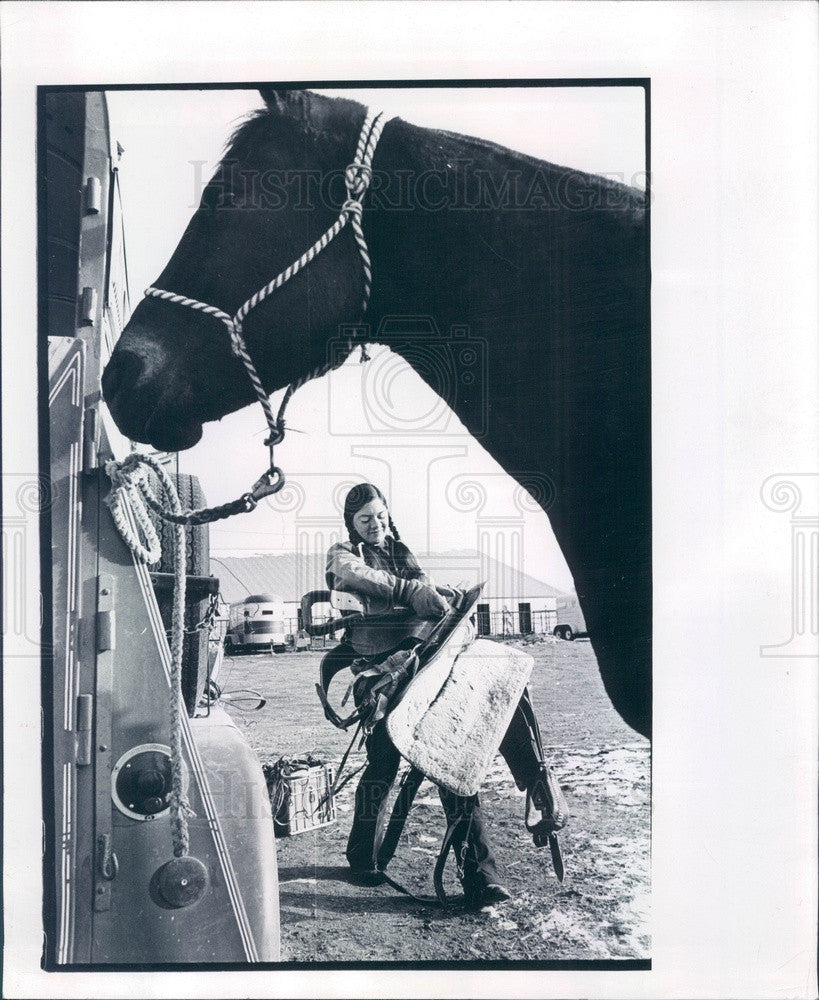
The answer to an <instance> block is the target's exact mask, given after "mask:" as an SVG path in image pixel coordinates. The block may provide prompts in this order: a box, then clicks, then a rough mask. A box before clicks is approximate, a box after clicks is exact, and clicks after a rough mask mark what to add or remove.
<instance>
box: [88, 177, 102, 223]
mask: <svg viewBox="0 0 819 1000" xmlns="http://www.w3.org/2000/svg"><path fill="white" fill-rule="evenodd" d="M101 211H102V181H101V180H100V179H99V177H89V178H88V179H87V180H86V182H85V214H86V215H99V213H100V212H101Z"/></svg>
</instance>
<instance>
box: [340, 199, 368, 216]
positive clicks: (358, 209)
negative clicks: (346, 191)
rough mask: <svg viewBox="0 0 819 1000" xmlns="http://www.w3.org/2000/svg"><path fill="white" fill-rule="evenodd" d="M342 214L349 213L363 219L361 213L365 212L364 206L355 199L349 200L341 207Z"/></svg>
mask: <svg viewBox="0 0 819 1000" xmlns="http://www.w3.org/2000/svg"><path fill="white" fill-rule="evenodd" d="M341 211H342V213H345V212H346V213H348V214H352V215H357V216H358V217H359V218H361V213H362V212H363V211H364V206H363V205H362V204H361V202H360V201H358V200H357V199H355V198H348V199H347V200H346V201H345V202H344V204H343V205H342V206H341Z"/></svg>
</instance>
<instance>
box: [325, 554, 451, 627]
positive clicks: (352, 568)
mask: <svg viewBox="0 0 819 1000" xmlns="http://www.w3.org/2000/svg"><path fill="white" fill-rule="evenodd" d="M326 577H327V586H328V587H329V588H330V589H331V590H342V591H345V592H347V593H350V594H355V595H356V597H358V598H359V600H361V602H362V603H363V605H364V609H365V614H367V615H379V614H385V613H387V612H389V611H391V610H393V608H395V607H396V606H397V605H400V606H405V607H406V606H407V605H409V603H410V601H411V599H412V596H413V594H414V593H415V592H416V591H417V590H418V588H419V587H420V586H422V585H424V584H427V585H429V586H434V584H433V582H432V580H431V579H430V578H429V577H428V576H427V574H426V573H424V571H423V570H422V569H421V567H420V566H419V565H418V562H417V561H416V559H415V556H413V554H412V552H410V550H409V549H408V548H407V546H406V545H404V543H403V542H397V541H395V539H393V538H392V536H390V535H388V536H387V538H386V541H385V544H384V547H383V548H381V549H379V548H376V547H375V546H372V545H367V543H366V542H359V543H358V544H357V545H355V544H353V543H352V542H338V543H336V544H335V545H333V546H331V548H330V551H329V552H328V553H327V573H326Z"/></svg>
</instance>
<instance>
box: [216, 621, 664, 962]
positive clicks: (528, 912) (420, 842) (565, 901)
mask: <svg viewBox="0 0 819 1000" xmlns="http://www.w3.org/2000/svg"><path fill="white" fill-rule="evenodd" d="M512 641H513V642H514V640H512ZM517 644H518V645H520V643H517ZM524 648H525V649H526V650H527V651H528V652H530V653H531V654H532V655H533V656H534V659H535V664H534V669H533V672H532V679H531V682H530V689H531V692H532V697H533V701H534V705H535V709H536V712H537V715H538V718H539V720H540V725H541V730H542V734H543V741H544V744H545V746H546V750H547V755H548V758H549V759H550V760H551V762H552V764H553V765H554V768H555V770H556V772H557V774H558V776H559V779H560V782H561V785H562V786H563V789H564V791H565V793H566V797H567V799H568V802H569V808H570V810H571V813H572V817H571V820H570V823H569V826H568V828H567V829H566V830H565V831H564V832H563V833H562V834H561V843H562V847H563V854H564V860H565V864H566V878H565V881H564V882H563V884H562V885H561V884H560V883H559V882H558V881H557V879H556V878H555V876H554V873H553V870H552V867H551V862H550V859H549V852H548V849H546V848H540V849H539V848H536V847H535V846H534V844H533V843H532V840H531V836H530V835H529V834H528V833H527V832H526V830H525V828H524V823H523V810H524V803H525V798H524V795H523V793H520V792H518V791H517V789H516V788H515V785H514V782H513V781H512V778H511V776H510V774H509V771H508V769H507V768H506V765H505V763H504V762H503V759H502V758H501V757H496V759H495V763H494V765H493V767H492V769H491V770H490V773H489V774H488V776H487V779H486V782H485V785H484V790H483V791H482V792H481V802H482V805H483V808H484V812H485V814H486V818H487V823H488V827H489V831H490V835H491V839H492V842H493V844H494V846H495V848H496V854H497V859H498V862H499V870H500V872H501V874H502V877H503V880H504V882H505V884H506V885H507V886H508V888H509V889H510V890H511V891H512V893H513V898H512V899H511V900H509V901H508V902H505V903H503V904H501V905H499V906H496V907H492V908H490V909H488V910H487V911H481V912H479V913H469V912H466V911H464V910H463V908H462V907H461V906H460V905H458V900H459V898H460V886H459V884H458V882H457V877H456V874H455V868H454V863H453V862H452V861H451V860H450V861H449V862H448V864H447V872H446V878H445V885H446V889H447V893H448V895H449V896H450V898H451V899H453V901H454V905H452V906H451V907H449V908H448V909H447V910H446V911H442V910H440V909H436V908H434V907H431V906H427V905H423V904H420V903H418V902H415V901H413V900H411V899H409V898H407V897H404V896H401V895H399V894H398V893H396V892H395V890H394V889H392V888H391V887H390V886H387V885H382V886H377V887H374V888H363V887H360V886H355V885H352V884H351V883H349V882H348V881H347V868H346V861H345V857H344V847H345V844H346V838H347V834H348V832H349V826H350V820H351V817H352V803H353V794H354V789H355V784H356V781H357V778H355V779H353V781H352V782H351V783H350V784H348V785H347V786H346V787H345V788H344V789H342V790H341V792H340V793H339V795H338V797H337V801H336V810H337V819H336V822H335V823H333V824H332V825H329V826H325V827H321V828H319V829H317V830H313V831H308V832H305V833H301V834H299V835H297V836H294V837H285V838H281V839H280V840H279V841H278V845H277V847H278V861H279V881H280V893H281V922H282V958H283V960H285V961H293V962H334V963H337V962H355V961H409V962H421V961H471V962H474V961H475V960H476V959H479V960H484V961H505V962H509V961H511V962H514V961H544V960H555V959H558V960H559V959H573V960H583V959H586V960H588V959H625V958H628V959H639V958H648V957H650V938H649V933H648V923H649V913H648V908H649V871H650V839H649V838H650V752H649V744H648V742H647V741H646V740H644V739H643V738H642V737H640V736H638V735H637V734H636V733H634V732H633V731H632V730H631V729H629V728H628V727H627V726H626V725H625V723H624V722H622V720H621V719H620V718H619V716H618V715H617V714H616V712H615V711H614V709H613V708H612V707H611V704H610V703H609V701H608V698H607V696H606V694H605V691H604V690H603V686H602V682H601V680H600V676H599V673H598V670H597V665H596V661H595V658H594V654H593V652H592V649H591V646H590V645H589V643H588V641H583V640H579V641H575V642H563V641H559V640H554V641H551V640H546V641H543V642H538V643H534V644H531V645H525V646H524ZM321 655H322V654H321V653H319V652H303V653H289V654H283V655H280V656H269V655H249V656H242V657H234V658H226V659H225V661H224V664H223V667H222V671H221V674H220V676H219V683H220V685H221V686H222V688H223V690H224V691H225V692H230V691H235V690H236V689H239V688H251V689H253V690H256V691H258V692H260V693H261V694H262V695H264V696H265V697H266V698H267V699H268V700H267V704H266V705H265V707H264V708H262V709H261V710H259V711H256V712H248V711H242V710H240V709H238V708H237V707H233V708H231V709H230V711H231V714H232V715H233V717H234V719H235V720H236V722H237V724H238V725H239V726H240V728H241V729H242V730H243V731H244V732H245V734H246V736H247V739H248V741H249V742H250V745H251V746H252V747H253V749H254V750H255V751H256V752H257V753H258V754H259V756H260V757H261V758H262V759H263V760H266V761H274V760H276V759H278V758H279V757H281V756H289V757H299V756H305V755H307V754H312V755H314V756H316V757H319V758H321V759H322V760H324V761H327V762H333V763H335V764H336V765H337V764H338V762H339V761H340V759H341V755H342V754H343V752H344V750H345V749H346V747H347V744H348V742H349V738H350V737H349V736H347V735H345V734H344V733H343V732H341V731H339V730H337V729H335V728H334V727H333V726H331V725H330V723H328V722H327V721H325V719H324V715H323V713H322V710H321V707H320V705H319V701H318V698H317V697H316V694H315V690H314V683H315V681H316V679H317V675H318V664H319V660H320V658H321ZM364 759H365V757H364V752H363V750H361V751H358V750H355V749H354V751H353V752H352V753H351V755H350V760H349V762H348V765H347V766H348V768H351V769H355V768H357V767H358V766H359V765H360V764H362V763H363V762H364ZM445 828H446V822H445V820H444V814H443V810H442V808H441V805H440V801H439V799H438V795H437V793H436V791H435V788H434V787H433V786H432V785H431V784H429V783H425V784H424V785H423V786H422V787H421V790H420V792H419V793H418V797H417V799H416V802H415V805H414V807H413V811H412V813H411V815H410V818H409V822H408V823H407V826H406V828H405V832H404V834H403V836H402V843H401V846H400V847H399V849H398V852H397V854H396V857H395V860H394V861H393V862H392V864H391V865H390V868H389V872H390V874H391V875H392V876H393V877H394V878H396V879H397V880H398V881H399V882H402V883H403V884H404V885H406V886H407V887H408V888H410V889H412V890H413V891H414V892H420V893H425V894H429V893H432V892H433V889H432V868H433V865H434V861H435V858H436V856H437V853H438V848H439V846H440V841H441V837H442V835H443V832H444V830H445Z"/></svg>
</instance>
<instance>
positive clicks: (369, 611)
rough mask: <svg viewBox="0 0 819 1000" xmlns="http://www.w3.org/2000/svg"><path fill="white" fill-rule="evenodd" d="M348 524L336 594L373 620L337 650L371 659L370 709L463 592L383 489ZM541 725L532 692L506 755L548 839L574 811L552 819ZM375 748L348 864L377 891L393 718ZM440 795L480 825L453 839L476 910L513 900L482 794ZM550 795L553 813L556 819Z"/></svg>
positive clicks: (359, 689)
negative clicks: (405, 532)
mask: <svg viewBox="0 0 819 1000" xmlns="http://www.w3.org/2000/svg"><path fill="white" fill-rule="evenodd" d="M344 524H345V526H346V528H347V532H348V541H346V542H340V543H338V544H336V545H333V546H332V547H331V548H330V551H329V552H328V554H327V584H328V586H329V587H330V589H331V590H341V591H346V592H348V593H352V594H355V595H356V597H358V598H359V600H361V601H362V603H363V604H364V609H365V616H366V617H365V620H364V622H362V623H359V624H356V625H353V626H351V627H350V628H349V629H348V634H347V635H346V636H345V641H344V642H343V643H342V644H341V645H340V646H338V647H337V648H336V650H335V652H334V660H335V659H336V658H338V659H337V663H340V662H342V660H346V661H347V662H349V663H352V662H353V661H354V660H356V658H360V657H365V658H366V659H367V666H368V668H370V669H368V670H367V672H366V676H361V677H360V678H359V679H358V680H357V681H356V683H355V686H354V688H353V694H354V697H355V700H356V704H360V703H361V702H362V701H364V700H365V699H366V697H367V695H368V694H369V692H370V690H371V689H372V687H373V686H374V685H375V684H377V683H378V681H379V679H380V678H379V672H378V671H377V670H376V672H374V673H373V672H372V670H371V668H373V667H374V666H375V667H377V666H378V665H379V664H383V665H384V670H385V671H386V670H387V669H392V670H394V669H395V668H396V666H398V667H399V673H400V663H401V657H402V655H404V656H406V657H407V658H408V657H409V653H408V651H409V650H410V649H411V648H412V647H413V646H414V645H417V644H418V643H419V642H421V641H423V639H424V638H425V637H426V636H427V635H428V634H429V632H430V631H431V630H432V628H433V627H434V625H435V623H436V622H437V621H438V620H439V619H440V618H441V616H442V615H443V614H445V613H446V612H447V611H448V610H449V606H450V605H449V600H451V599H453V598H454V597H455V592H454V591H452V590H449V589H448V588H446V587H436V586H435V584H434V583H433V581H432V580H431V579H430V578H429V577H428V576H427V574H426V573H425V572H424V571H423V569H422V568H421V566H420V565H419V563H418V560H417V559H416V558H415V556H414V555H413V554H412V552H411V551H410V550H409V548H408V547H407V546H406V545H405V544H404V543H403V542H402V541H401V538H400V536H399V534H398V531H397V530H396V527H395V524H394V523H393V520H392V517H391V516H390V512H389V509H388V507H387V502H386V500H385V498H384V495H383V494H382V493H381V491H380V490H379V489H378V488H377V487H376V486H373V485H372V484H371V483H359V484H358V485H357V486H354V487H353V488H352V489H351V490H350V492H349V493H348V494H347V498H346V500H345V504H344ZM397 605H400V606H404V607H406V608H409V609H411V611H410V613H409V614H408V615H407V614H404V615H402V616H398V615H395V614H393V615H391V614H390V612H393V611H394V609H395V607H396V606H397ZM372 616H380V620H378V621H376V622H373V621H369V622H368V621H367V620H366V618H367V617H369V618H371V617H372ZM408 680H409V677H404V678H403V679H402V680H401V681H400V682H399V684H401V683H406V682H407V681H408ZM391 693H392V694H394V693H395V692H394V691H393V692H391ZM533 726H534V730H533V728H532V727H533ZM536 727H537V723H536V722H535V721H534V713H533V712H532V707H531V702H530V701H529V695H528V692H524V695H523V697H522V698H521V704H520V705H519V707H518V710H517V711H516V712H515V715H514V716H513V718H512V722H511V723H510V725H509V728H508V730H507V732H506V735H505V736H504V739H503V742H502V743H501V747H500V751H501V753H502V755H503V757H504V758H505V759H506V761H507V763H508V764H509V768H510V770H511V772H512V775H513V777H514V779H515V782H516V784H517V786H518V787H519V788H520V789H521V790H523V789H526V790H527V791H528V792H529V793H530V795H531V798H532V802H533V804H534V807H535V808H536V809H537V808H541V809H542V810H543V813H544V815H543V819H542V821H541V824H538V826H541V825H542V824H543V826H542V830H541V832H542V833H545V832H548V831H547V829H546V827H547V826H548V828H549V830H554V829H556V828H558V827H559V826H562V825H564V823H565V819H566V818H567V816H568V811H567V810H566V808H565V802H561V803H559V804H558V806H559V809H558V812H560V815H559V816H557V815H551V813H554V812H555V810H554V809H553V808H552V807H553V806H554V803H553V802H552V801H551V800H552V798H553V797H554V796H553V794H552V795H549V794H548V793H547V789H546V787H545V779H546V776H547V768H546V765H545V764H544V763H543V760H542V753H541V752H540V747H539V737H537V739H536V738H535V732H536ZM366 748H367V759H368V762H367V767H366V768H365V770H364V773H363V775H362V777H361V780H360V782H359V784H358V788H357V790H356V797H355V814H354V817H353V825H352V829H351V830H350V836H349V839H348V842H347V860H348V861H349V864H350V867H351V869H352V875H353V878H354V880H355V881H357V882H359V883H361V884H369V885H372V884H376V883H378V882H380V881H383V876H382V875H381V873H380V872H379V871H378V870H377V869H376V867H375V862H374V854H375V850H376V846H375V845H376V833H377V831H378V829H379V828H380V827H381V824H382V823H383V821H384V816H383V813H384V810H385V807H386V799H387V795H388V792H389V790H390V788H391V786H392V784H393V782H394V781H395V778H396V775H397V773H398V768H399V765H400V755H399V753H398V751H397V750H396V749H395V747H394V746H393V744H392V741H391V740H390V738H389V735H388V734H387V728H386V723H385V721H384V720H383V719H382V720H381V721H380V722H378V723H376V725H375V726H374V727H373V729H372V731H371V733H370V735H369V736H368V737H367V740H366ZM552 784H553V783H552ZM439 793H440V796H441V802H442V804H443V807H444V811H445V813H446V816H447V819H448V820H449V821H450V822H451V821H452V820H453V819H454V818H456V817H457V816H458V815H463V813H464V809H465V808H469V809H471V816H472V819H471V823H470V824H469V828H468V832H467V834H466V837H465V839H464V838H463V836H462V835H459V834H456V837H455V839H454V840H453V848H454V850H455V854H456V857H457V858H458V859H459V872H460V874H461V877H462V881H463V886H464V894H465V898H466V904H467V906H469V907H472V908H480V907H482V906H487V905H489V904H490V903H495V902H500V901H501V900H504V899H508V898H509V896H510V893H509V890H508V889H506V887H505V886H504V885H502V883H501V881H500V878H499V875H498V871H497V868H496V864H495V859H494V856H493V852H492V848H491V846H490V843H489V839H488V837H487V833H486V827H485V824H484V820H483V816H482V813H481V808H480V802H479V800H478V796H477V795H475V796H473V797H472V798H471V800H466V799H463V798H462V797H460V796H457V795H455V794H454V793H452V792H450V791H448V790H447V789H445V788H441V787H439ZM558 794H559V788H558ZM547 798H549V802H548V811H549V813H550V815H546V812H547V809H546V808H545V807H546V806H547V803H546V799H547ZM538 826H536V827H535V828H534V830H533V833H534V837H535V843H540V842H541V840H543V838H542V837H541V838H539V837H538ZM459 836H460V840H459V839H458V838H459ZM543 842H545V840H543Z"/></svg>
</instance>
